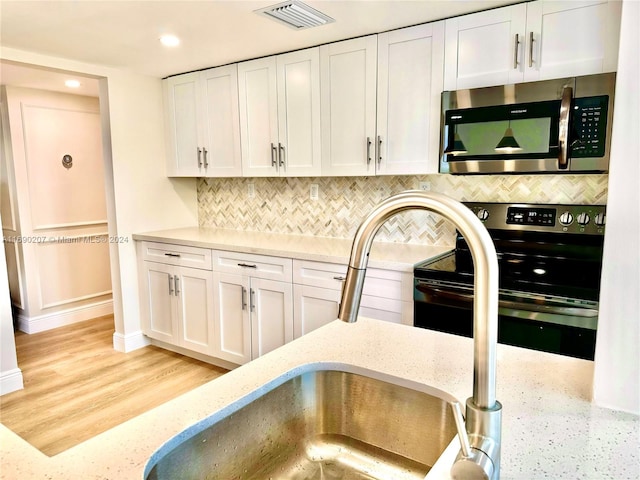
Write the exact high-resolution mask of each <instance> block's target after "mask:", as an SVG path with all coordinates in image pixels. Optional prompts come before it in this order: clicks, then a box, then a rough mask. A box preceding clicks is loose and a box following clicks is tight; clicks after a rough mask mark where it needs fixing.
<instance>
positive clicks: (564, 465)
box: [0, 318, 640, 480]
mask: <svg viewBox="0 0 640 480" xmlns="http://www.w3.org/2000/svg"><path fill="white" fill-rule="evenodd" d="M472 351H473V348H472V340H471V339H468V338H463V337H457V336H453V335H447V334H443V333H439V332H432V331H428V330H422V329H416V328H413V327H409V326H404V325H397V324H391V323H386V322H380V321H375V320H369V319H365V318H361V319H360V320H359V321H358V322H356V323H354V324H346V323H342V322H339V321H335V322H332V323H330V324H329V325H326V326H325V327H322V328H320V329H318V330H315V331H313V332H311V333H309V334H308V335H305V336H303V337H301V338H299V339H297V340H295V341H293V342H291V343H289V344H287V345H285V346H283V347H281V348H279V349H277V350H274V351H273V352H270V353H269V354H267V355H264V356H263V357H260V358H258V359H257V360H254V361H253V362H250V363H248V364H246V365H243V366H242V367H239V368H238V369H236V370H233V371H232V372H230V373H228V374H226V375H223V376H222V377H220V378H218V379H216V380H213V381H211V382H209V383H207V384H205V385H203V386H201V387H199V388H197V389H195V390H192V391H190V392H188V393H186V394H184V395H182V396H180V397H178V398H176V399H174V400H172V401H170V402H168V403H166V404H164V405H161V406H159V407H157V408H155V409H153V410H151V411H149V412H147V413H145V414H143V415H140V416H138V417H136V418H134V419H132V420H130V421H128V422H126V423H124V424H122V425H119V426H118V427H115V428H113V429H111V430H109V431H107V432H104V433H103V434H101V435H98V436H97V437H94V438H93V439H91V440H88V441H86V442H84V443H82V444H80V445H77V446H76V447H74V448H71V449H69V450H67V451H65V452H62V453H60V454H58V455H56V456H54V457H51V458H48V457H46V456H45V455H43V454H41V453H40V452H39V451H38V450H36V449H35V448H33V447H31V446H30V445H29V444H27V443H26V442H24V441H23V440H21V439H20V438H19V437H18V436H17V435H15V434H13V433H12V432H11V431H10V430H8V429H7V428H5V427H4V426H1V427H0V444H1V446H2V452H1V463H0V468H1V469H0V472H2V473H1V475H2V478H6V479H21V480H22V479H45V478H46V479H61V480H62V479H64V480H74V479H82V480H89V479H113V480H128V479H141V478H143V473H144V471H145V466H146V464H147V462H148V460H149V458H150V457H151V455H153V453H154V452H155V451H156V450H158V449H159V448H160V447H161V446H162V445H163V444H165V443H166V442H168V441H170V439H171V438H173V437H174V436H175V435H177V434H178V433H180V432H181V431H183V430H184V429H185V428H187V427H189V426H191V425H194V424H196V423H198V422H200V421H202V420H203V419H206V418H207V417H209V416H211V415H216V412H220V411H221V410H222V409H224V408H225V407H228V405H229V404H231V403H233V402H235V401H237V400H239V399H244V400H245V401H246V400H249V399H251V398H254V397H256V396H258V395H259V394H260V393H261V388H262V387H263V386H264V385H265V384H266V383H268V382H272V381H274V379H278V378H281V377H282V376H285V377H286V378H290V377H292V376H295V375H296V374H298V373H300V372H301V371H305V370H308V369H314V368H315V369H317V368H323V367H336V366H340V365H350V366H355V367H361V368H366V369H369V370H374V371H377V372H382V373H384V374H388V375H393V376H396V377H401V378H404V379H407V380H410V381H417V382H421V383H424V384H428V385H430V386H432V387H436V388H438V389H441V390H443V391H445V392H447V393H449V394H451V395H453V396H454V397H456V398H458V399H459V400H461V401H464V400H465V399H466V398H467V397H469V396H470V395H471V391H472V381H473V380H472V378H473V373H472V363H473V362H472V356H473V352H472ZM497 358H498V374H497V398H498V400H499V401H500V402H501V403H502V404H503V443H502V476H501V478H502V479H503V480H507V479H509V480H511V479H518V480H537V479H554V480H560V479H587V480H600V479H613V480H634V479H637V478H639V476H640V457H639V453H638V450H639V444H638V442H639V440H638V439H639V438H640V437H639V435H640V421H639V419H638V417H637V416H635V415H631V414H627V413H622V412H615V411H612V410H608V409H605V408H600V407H597V406H594V405H593V404H591V402H590V396H591V384H592V376H593V364H592V362H589V361H586V360H579V359H574V358H568V357H562V356H559V355H553V354H547V353H541V352H536V351H532V350H525V349H521V348H517V347H510V346H507V345H498V349H497ZM218 415H219V414H218ZM454 442H455V440H454ZM455 450H457V446H456V445H455V443H453V442H452V444H451V446H450V448H449V449H448V450H447V451H446V452H445V454H444V455H445V456H447V455H449V456H450V455H454V454H455ZM450 460H451V459H450V458H441V461H439V462H438V463H437V464H436V465H435V466H434V469H432V471H431V472H430V474H429V476H428V477H427V478H429V479H432V478H436V479H447V478H449V476H448V468H449V465H450Z"/></svg>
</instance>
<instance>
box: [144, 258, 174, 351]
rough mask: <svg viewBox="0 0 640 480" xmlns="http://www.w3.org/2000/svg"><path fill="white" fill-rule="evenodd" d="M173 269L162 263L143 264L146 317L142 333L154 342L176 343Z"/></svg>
mask: <svg viewBox="0 0 640 480" xmlns="http://www.w3.org/2000/svg"><path fill="white" fill-rule="evenodd" d="M174 269H175V267H171V266H169V265H164V264H162V263H153V262H143V271H144V282H145V288H144V290H143V291H144V294H145V296H146V298H145V299H144V301H145V303H146V305H145V310H146V315H144V318H145V320H146V321H145V323H147V325H146V326H145V329H144V333H145V334H146V335H147V336H149V337H151V338H154V339H156V340H160V341H163V342H167V343H172V344H175V343H176V328H175V327H176V325H175V322H174V317H175V314H174V308H175V305H174V302H173V296H174Z"/></svg>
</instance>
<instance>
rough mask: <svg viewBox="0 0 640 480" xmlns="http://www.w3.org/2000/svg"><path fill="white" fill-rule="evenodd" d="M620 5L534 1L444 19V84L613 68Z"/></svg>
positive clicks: (478, 84)
mask: <svg viewBox="0 0 640 480" xmlns="http://www.w3.org/2000/svg"><path fill="white" fill-rule="evenodd" d="M620 10H621V2H620V1H616V0H612V1H607V0H596V1H577V0H576V1H566V0H565V1H552V0H549V1H547V0H539V1H536V2H530V3H523V4H518V5H512V6H509V7H503V8H498V9H494V10H488V11H485V12H480V13H475V14H471V15H464V16H461V17H456V18H451V19H449V20H446V23H445V71H444V89H445V90H456V89H465V88H475V87H486V86H491V85H502V84H509V83H518V82H523V81H534V80H542V79H549V78H560V77H565V76H575V75H588V74H595V73H602V72H609V71H615V70H616V66H617V57H618V37H619V25H620Z"/></svg>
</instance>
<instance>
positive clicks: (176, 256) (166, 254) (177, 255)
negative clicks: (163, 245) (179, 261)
mask: <svg viewBox="0 0 640 480" xmlns="http://www.w3.org/2000/svg"><path fill="white" fill-rule="evenodd" d="M165 256H167V257H174V258H180V254H179V253H165Z"/></svg>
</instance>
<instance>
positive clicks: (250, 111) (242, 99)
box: [238, 57, 278, 177]
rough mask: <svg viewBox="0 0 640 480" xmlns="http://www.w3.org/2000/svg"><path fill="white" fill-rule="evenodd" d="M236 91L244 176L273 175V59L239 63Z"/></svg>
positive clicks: (275, 135)
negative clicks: (237, 94)
mask: <svg viewBox="0 0 640 480" xmlns="http://www.w3.org/2000/svg"><path fill="white" fill-rule="evenodd" d="M238 93H239V99H238V103H239V105H240V140H241V145H242V172H243V175H244V176H245V177H266V176H275V175H277V174H278V170H277V164H278V162H277V154H278V152H277V149H278V102H277V95H278V93H277V88H276V58H275V57H266V58H259V59H257V60H251V61H249V62H243V63H239V64H238Z"/></svg>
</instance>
